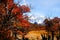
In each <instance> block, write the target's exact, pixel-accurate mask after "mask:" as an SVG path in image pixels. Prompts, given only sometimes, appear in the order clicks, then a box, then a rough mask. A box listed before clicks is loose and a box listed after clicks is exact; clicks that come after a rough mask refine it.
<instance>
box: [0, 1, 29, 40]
mask: <svg viewBox="0 0 60 40" xmlns="http://www.w3.org/2000/svg"><path fill="white" fill-rule="evenodd" d="M17 5H18V4H15V3H14V0H0V32H1V33H5V34H7V33H8V32H9V30H11V31H12V29H13V30H16V29H15V28H17V26H19V27H22V28H26V27H29V26H30V24H29V22H28V20H26V17H24V16H23V14H24V13H26V12H30V9H29V7H28V6H26V5H22V6H21V5H19V6H17ZM7 31H8V32H7ZM12 32H13V31H12ZM16 32H17V31H16ZM8 34H9V33H8ZM3 35H4V34H2V36H3ZM9 35H10V34H9ZM4 36H5V35H4ZM7 36H8V35H6V36H5V37H6V38H7ZM8 37H10V36H8ZM0 38H1V37H0ZM3 40H4V39H3Z"/></svg>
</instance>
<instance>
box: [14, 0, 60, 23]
mask: <svg viewBox="0 0 60 40" xmlns="http://www.w3.org/2000/svg"><path fill="white" fill-rule="evenodd" d="M25 1H26V4H28V6H31V8H30V9H31V12H30V13H28V16H31V15H32V17H31V18H30V19H31V20H33V21H31V22H35V21H36V22H38V23H42V21H43V20H44V19H45V17H50V18H54V17H60V0H25ZM15 2H17V1H15ZM21 3H23V4H24V0H23V1H22V2H21ZM35 19H36V20H35ZM38 20H39V21H38Z"/></svg>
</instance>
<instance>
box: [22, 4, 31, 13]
mask: <svg viewBox="0 0 60 40" xmlns="http://www.w3.org/2000/svg"><path fill="white" fill-rule="evenodd" d="M21 8H22V12H23V13H25V12H30V8H29V7H28V6H25V5H22V6H21Z"/></svg>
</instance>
